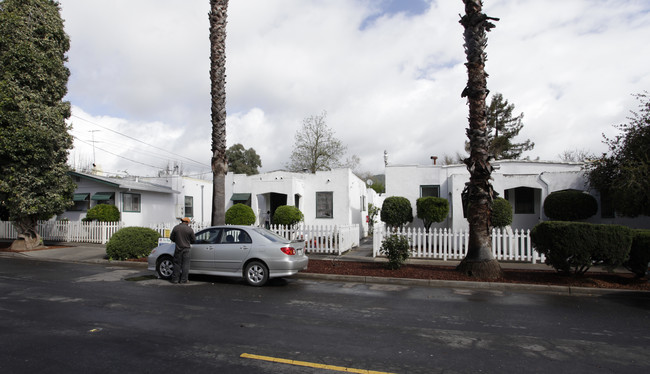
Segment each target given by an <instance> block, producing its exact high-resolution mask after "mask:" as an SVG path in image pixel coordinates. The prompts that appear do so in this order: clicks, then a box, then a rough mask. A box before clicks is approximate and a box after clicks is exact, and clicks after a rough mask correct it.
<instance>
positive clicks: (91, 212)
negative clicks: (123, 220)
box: [82, 204, 120, 222]
mask: <svg viewBox="0 0 650 374" xmlns="http://www.w3.org/2000/svg"><path fill="white" fill-rule="evenodd" d="M82 221H84V222H91V221H99V222H119V221H120V210H119V209H117V207H116V206H115V205H109V204H97V205H95V206H94V207H92V208H90V209H88V212H86V218H84V219H83V220H82Z"/></svg>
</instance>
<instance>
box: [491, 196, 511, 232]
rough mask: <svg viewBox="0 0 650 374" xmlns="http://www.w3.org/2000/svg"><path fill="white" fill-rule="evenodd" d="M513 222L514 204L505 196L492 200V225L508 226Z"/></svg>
mask: <svg viewBox="0 0 650 374" xmlns="http://www.w3.org/2000/svg"><path fill="white" fill-rule="evenodd" d="M511 224H512V205H511V204H510V202H509V201H508V200H506V199H504V198H501V197H497V198H496V199H494V201H492V226H494V227H506V226H510V225H511Z"/></svg>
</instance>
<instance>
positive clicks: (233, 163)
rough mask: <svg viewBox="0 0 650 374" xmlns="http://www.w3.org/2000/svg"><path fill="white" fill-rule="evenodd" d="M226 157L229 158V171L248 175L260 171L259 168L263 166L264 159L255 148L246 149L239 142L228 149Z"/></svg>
mask: <svg viewBox="0 0 650 374" xmlns="http://www.w3.org/2000/svg"><path fill="white" fill-rule="evenodd" d="M226 157H227V158H228V171H231V172H233V173H235V174H246V175H255V174H259V173H260V172H259V171H258V170H257V168H258V167H261V166H262V160H261V159H260V156H258V154H257V152H255V149H253V148H249V149H246V148H244V146H243V145H241V144H239V143H237V144H235V145H233V146H231V147H230V148H228V149H227V150H226Z"/></svg>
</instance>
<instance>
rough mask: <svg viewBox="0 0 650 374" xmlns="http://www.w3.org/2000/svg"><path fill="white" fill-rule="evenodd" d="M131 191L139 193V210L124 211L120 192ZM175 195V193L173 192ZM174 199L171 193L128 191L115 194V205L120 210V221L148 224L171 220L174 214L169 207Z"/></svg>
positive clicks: (129, 223)
mask: <svg viewBox="0 0 650 374" xmlns="http://www.w3.org/2000/svg"><path fill="white" fill-rule="evenodd" d="M124 193H133V194H139V195H140V211H139V212H125V211H124V204H123V201H124V200H123V199H122V194H124ZM174 195H176V194H174ZM173 199H174V196H172V194H165V193H156V192H147V191H129V192H126V191H125V192H119V193H116V194H115V206H117V208H118V209H119V210H120V212H121V213H120V214H121V219H120V220H121V221H122V222H124V224H125V225H126V226H148V225H149V224H152V223H159V222H172V221H173V220H174V215H173V212H172V210H171V209H170V206H171V203H172V201H173Z"/></svg>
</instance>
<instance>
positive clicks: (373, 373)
mask: <svg viewBox="0 0 650 374" xmlns="http://www.w3.org/2000/svg"><path fill="white" fill-rule="evenodd" d="M239 357H241V358H250V359H253V360H261V361H270V362H277V363H280V364H288V365H296V366H306V367H310V368H315V369H325V370H332V371H343V372H346V373H358V374H391V373H386V372H383V371H374V370H364V369H354V368H346V367H343V366H334V365H324V364H317V363H314V362H306V361H296V360H287V359H284V358H276V357H269V356H259V355H252V354H250V353H242V354H241V356H239Z"/></svg>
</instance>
